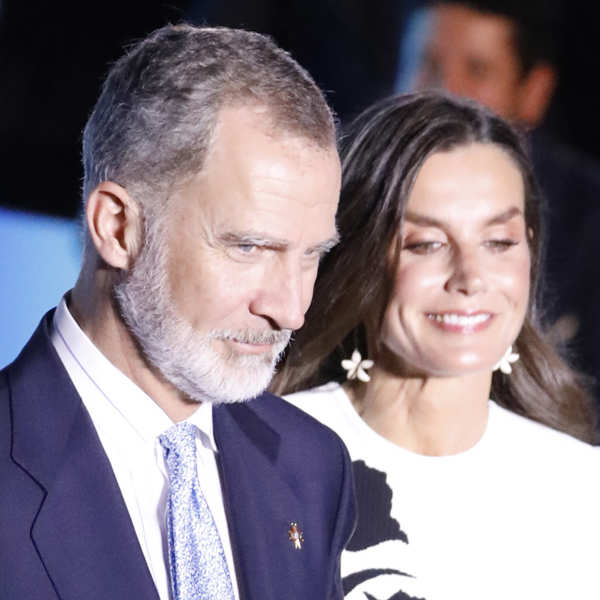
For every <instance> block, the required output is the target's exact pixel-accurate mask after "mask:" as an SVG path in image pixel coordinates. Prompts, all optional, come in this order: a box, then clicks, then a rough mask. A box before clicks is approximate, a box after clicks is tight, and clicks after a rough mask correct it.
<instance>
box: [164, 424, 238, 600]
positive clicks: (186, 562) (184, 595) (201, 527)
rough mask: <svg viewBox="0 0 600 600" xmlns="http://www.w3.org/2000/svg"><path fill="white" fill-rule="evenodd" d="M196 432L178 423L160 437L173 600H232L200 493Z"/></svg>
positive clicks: (220, 550) (219, 548)
mask: <svg viewBox="0 0 600 600" xmlns="http://www.w3.org/2000/svg"><path fill="white" fill-rule="evenodd" d="M195 436H196V426H195V425H192V424H191V423H186V422H183V423H179V424H177V425H175V426H173V427H171V428H170V429H168V430H167V431H165V433H163V434H162V435H161V436H160V437H159V440H160V443H161V445H162V446H163V448H164V452H165V460H166V463H167V471H168V473H169V505H168V509H167V537H168V544H169V567H170V573H171V588H172V591H173V600H233V598H234V596H233V590H232V587H231V579H230V578H229V569H228V568H227V561H226V560H225V553H224V552H223V545H222V544H221V538H220V537H219V532H218V531H217V526H216V525H215V521H214V519H213V516H212V513H211V512H210V509H209V507H208V503H207V502H206V499H205V498H204V494H203V493H202V490H201V488H200V483H199V481H198V470H197V468H198V467H197V464H196V439H195Z"/></svg>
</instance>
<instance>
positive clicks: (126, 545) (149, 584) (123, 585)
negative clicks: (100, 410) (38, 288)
mask: <svg viewBox="0 0 600 600" xmlns="http://www.w3.org/2000/svg"><path fill="white" fill-rule="evenodd" d="M50 319H51V314H48V315H46V317H45V318H44V320H43V321H42V323H41V325H40V327H39V328H38V330H37V331H36V332H35V334H34V336H33V337H32V339H31V340H30V342H29V343H28V345H27V346H26V347H25V349H24V350H23V352H22V354H21V355H20V356H19V358H18V359H17V360H16V361H15V363H13V365H11V367H10V368H9V371H8V378H9V385H10V386H11V407H12V419H13V443H12V457H13V460H14V461H15V462H16V463H17V464H19V465H20V466H21V467H22V468H23V469H24V470H25V471H26V472H27V473H28V474H29V475H30V477H32V479H34V480H35V481H36V482H37V483H38V485H39V486H40V487H41V488H42V489H43V490H44V492H45V494H44V498H43V500H42V503H41V505H40V507H39V510H38V512H37V514H32V515H31V518H32V529H31V531H32V534H31V535H32V539H33V543H34V544H35V546H36V550H37V552H38V554H39V556H40V559H41V561H42V562H43V564H44V567H45V569H46V571H47V573H48V575H49V577H50V579H51V580H52V582H53V584H54V586H55V588H56V590H57V592H58V595H59V597H60V598H61V599H62V600H80V599H81V598H86V600H96V599H97V600H101V599H102V600H105V599H106V598H111V600H121V599H122V600H126V599H127V600H129V599H131V598H136V600H137V599H138V598H139V599H144V600H145V599H156V600H158V594H157V592H156V589H155V587H154V583H153V581H152V578H151V576H150V573H149V571H148V568H147V565H146V562H145V560H144V556H143V554H142V551H141V549H140V546H139V543H138V541H137V537H136V534H135V531H134V528H133V525H132V523H131V520H130V518H129V514H128V512H127V509H126V507H125V504H124V502H123V499H122V496H121V493H120V490H119V487H118V484H117V482H116V480H115V477H114V474H113V472H112V468H111V466H110V463H109V461H108V458H107V457H106V454H105V453H104V450H103V448H102V445H101V444H100V441H99V439H98V436H97V434H96V431H95V429H94V427H93V424H92V422H91V419H90V417H89V414H88V413H87V411H86V410H85V408H84V406H83V404H82V402H81V399H80V398H79V396H78V394H77V392H76V390H75V388H74V387H73V385H72V383H71V381H70V379H69V377H68V375H67V373H66V372H65V370H64V368H63V366H62V363H61V362H60V360H59V359H58V357H57V356H56V354H55V352H54V349H53V348H52V346H51V343H50V340H49V333H48V327H49V322H50Z"/></svg>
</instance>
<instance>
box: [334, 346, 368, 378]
mask: <svg viewBox="0 0 600 600" xmlns="http://www.w3.org/2000/svg"><path fill="white" fill-rule="evenodd" d="M341 364H342V367H343V368H344V369H346V371H348V372H347V373H346V379H358V380H360V381H364V382H365V383H366V382H367V381H371V378H370V377H369V374H368V373H367V369H370V368H371V367H372V366H373V365H374V364H375V363H374V362H373V361H372V360H369V359H367V358H365V359H364V360H363V357H362V356H361V355H360V352H359V351H358V350H356V349H355V350H354V352H353V353H352V358H350V359H348V358H345V359H344V360H343V361H342V363H341Z"/></svg>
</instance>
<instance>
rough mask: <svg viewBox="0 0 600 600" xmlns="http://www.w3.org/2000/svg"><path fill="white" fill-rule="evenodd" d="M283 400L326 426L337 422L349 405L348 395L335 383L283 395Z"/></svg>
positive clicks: (331, 382)
mask: <svg viewBox="0 0 600 600" xmlns="http://www.w3.org/2000/svg"><path fill="white" fill-rule="evenodd" d="M283 398H284V400H286V401H287V402H289V403H290V404H293V405H294V406H296V407H298V408H299V409H301V410H303V411H304V412H307V413H308V414H309V415H312V416H313V417H315V418H316V419H318V420H319V421H321V422H322V423H325V424H326V425H329V423H331V422H334V423H335V422H337V421H338V419H339V415H340V412H344V411H345V410H346V409H347V407H348V406H349V405H350V399H349V398H348V395H347V394H346V392H345V391H344V389H343V388H342V386H341V385H340V384H339V383H337V382H335V381H330V382H329V383H325V384H323V385H320V386H318V387H314V388H310V389H308V390H303V391H301V392H296V393H294V394H289V395H285V396H283Z"/></svg>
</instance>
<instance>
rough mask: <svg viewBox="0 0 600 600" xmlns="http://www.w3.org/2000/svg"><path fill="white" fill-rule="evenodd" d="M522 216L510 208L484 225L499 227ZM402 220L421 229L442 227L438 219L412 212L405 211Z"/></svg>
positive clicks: (516, 209)
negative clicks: (419, 226)
mask: <svg viewBox="0 0 600 600" xmlns="http://www.w3.org/2000/svg"><path fill="white" fill-rule="evenodd" d="M522 214H523V211H522V210H521V209H520V208H519V207H517V206H512V207H511V208H509V209H507V210H505V211H503V212H501V213H499V214H497V215H494V216H493V217H491V218H490V219H488V220H487V221H486V222H485V225H486V227H487V226H489V225H501V224H502V223H506V222H507V221H510V220H511V219H512V218H514V217H516V216H518V215H522ZM404 220H405V221H409V222H410V223H414V224H415V225H421V226H422V227H439V228H442V227H443V223H442V221H439V220H438V219H434V218H433V217H429V216H427V215H421V214H419V213H416V212H413V211H406V213H405V215H404Z"/></svg>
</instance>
